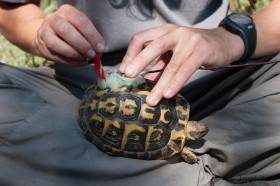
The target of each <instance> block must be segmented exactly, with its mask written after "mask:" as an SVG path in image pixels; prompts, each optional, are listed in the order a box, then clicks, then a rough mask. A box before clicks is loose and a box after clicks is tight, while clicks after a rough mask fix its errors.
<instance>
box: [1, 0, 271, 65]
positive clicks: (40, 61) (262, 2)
mask: <svg viewBox="0 0 280 186" xmlns="http://www.w3.org/2000/svg"><path fill="white" fill-rule="evenodd" d="M270 1H271V0H230V7H229V8H230V10H231V12H239V13H248V14H252V13H254V12H257V11H260V10H262V9H263V8H265V7H266V6H267V5H268V4H269V2H270ZM40 6H41V7H42V9H43V10H44V11H45V13H46V14H49V13H51V12H53V11H55V10H56V9H57V4H56V1H55V0H41V5H40ZM0 61H1V62H4V63H7V64H11V65H16V66H25V67H39V66H47V65H50V64H51V63H52V62H50V61H47V60H46V59H44V58H40V57H36V56H32V55H30V54H28V53H26V52H24V51H22V50H20V49H19V48H17V47H16V46H14V45H13V44H11V43H10V42H8V41H7V40H6V39H5V38H4V37H3V36H2V35H0Z"/></svg>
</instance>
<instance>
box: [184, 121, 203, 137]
mask: <svg viewBox="0 0 280 186" xmlns="http://www.w3.org/2000/svg"><path fill="white" fill-rule="evenodd" d="M207 132H208V127H207V126H206V125H205V124H203V123H201V122H198V121H189V122H188V126H187V139H188V140H196V139H199V138H202V137H203V136H205V135H206V134H207Z"/></svg>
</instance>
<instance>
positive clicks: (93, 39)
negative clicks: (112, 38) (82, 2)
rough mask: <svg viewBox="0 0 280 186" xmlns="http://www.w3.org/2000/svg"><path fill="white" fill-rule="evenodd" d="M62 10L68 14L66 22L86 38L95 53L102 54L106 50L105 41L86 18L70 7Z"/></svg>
mask: <svg viewBox="0 0 280 186" xmlns="http://www.w3.org/2000/svg"><path fill="white" fill-rule="evenodd" d="M63 8H65V9H66V11H67V12H69V15H68V16H67V19H68V21H69V22H70V23H71V24H73V26H74V27H75V28H76V29H77V30H78V31H79V32H80V33H81V34H82V35H83V36H84V37H85V38H86V40H87V41H88V42H89V43H90V45H91V46H92V47H93V48H94V50H95V51H97V52H98V53H103V52H104V51H105V50H106V46H105V41H104V39H103V37H102V36H101V34H100V33H99V32H98V30H97V29H96V27H95V26H94V25H93V23H92V22H91V20H90V19H89V18H88V16H86V15H85V14H84V13H82V12H81V11H78V10H77V9H76V8H74V7H72V6H66V7H63ZM73 9H74V10H73Z"/></svg>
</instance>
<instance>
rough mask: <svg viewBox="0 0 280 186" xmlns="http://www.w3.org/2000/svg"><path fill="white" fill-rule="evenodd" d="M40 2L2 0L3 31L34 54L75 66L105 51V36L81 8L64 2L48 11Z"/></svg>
mask: <svg viewBox="0 0 280 186" xmlns="http://www.w3.org/2000/svg"><path fill="white" fill-rule="evenodd" d="M39 3H40V1H38V0H37V1H33V2H32V3H27V4H9V3H0V31H1V33H2V34H3V35H4V36H5V37H6V38H7V39H8V40H10V41H11V42H12V43H14V44H15V45H17V46H19V47H20V48H22V49H23V50H26V51H28V52H30V53H31V54H34V55H37V56H42V57H45V58H47V59H50V60H52V61H55V62H60V63H65V64H69V65H72V66H83V65H87V64H88V63H87V60H88V59H91V58H93V57H94V56H95V54H96V52H99V53H102V52H104V51H105V49H106V47H105V46H106V45H105V41H104V39H103V38H102V36H101V34H100V33H99V32H98V31H97V29H96V28H95V26H94V25H93V23H92V22H91V21H90V19H89V18H88V17H87V16H86V15H85V14H83V13H82V12H81V11H79V10H78V9H76V8H75V7H73V6H70V5H63V6H61V7H60V8H59V9H58V10H57V11H55V12H54V13H52V14H49V15H45V14H44V13H43V11H42V10H41V9H40V8H39V7H38V4H39ZM30 12H32V14H31V13H30ZM11 22H13V24H10V23H11Z"/></svg>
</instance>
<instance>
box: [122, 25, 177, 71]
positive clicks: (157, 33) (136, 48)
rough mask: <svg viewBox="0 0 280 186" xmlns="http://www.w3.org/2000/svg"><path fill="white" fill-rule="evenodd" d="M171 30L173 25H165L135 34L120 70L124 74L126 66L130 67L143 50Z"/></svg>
mask: <svg viewBox="0 0 280 186" xmlns="http://www.w3.org/2000/svg"><path fill="white" fill-rule="evenodd" d="M171 28H173V26H172V25H165V26H162V27H156V28H152V29H149V30H145V31H143V32H139V33H137V34H135V35H134V36H133V37H132V38H131V41H130V43H129V46H128V48H127V52H126V54H125V56H124V58H123V60H122V63H121V66H120V69H119V70H120V71H121V72H122V73H124V72H125V68H126V65H130V62H131V61H132V60H133V59H134V58H135V57H136V56H137V55H138V54H139V53H140V52H141V51H142V50H143V48H145V47H146V46H148V45H150V43H151V42H152V41H153V40H155V39H157V38H159V37H161V36H162V35H164V34H166V33H168V31H169V30H170V29H171Z"/></svg>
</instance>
